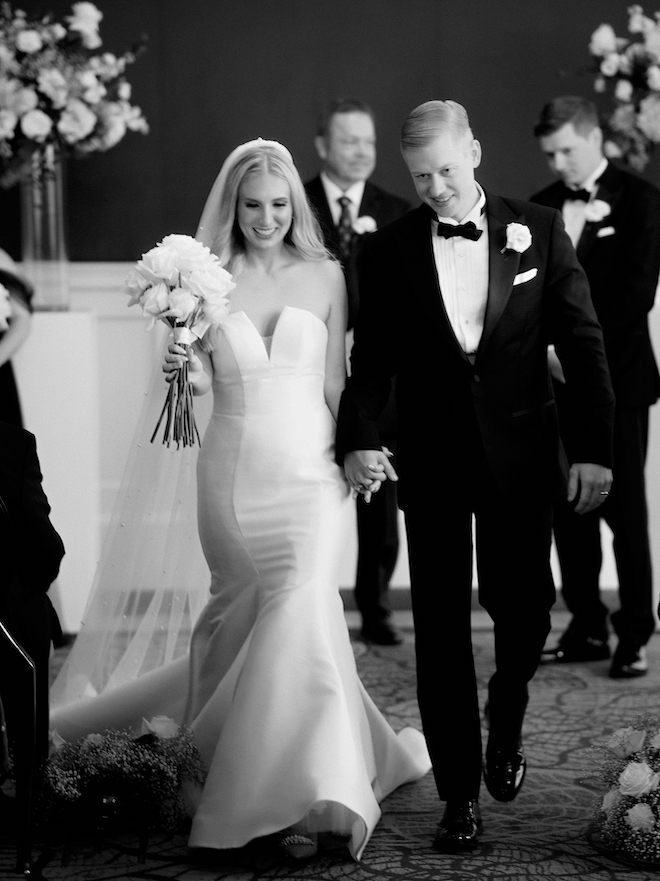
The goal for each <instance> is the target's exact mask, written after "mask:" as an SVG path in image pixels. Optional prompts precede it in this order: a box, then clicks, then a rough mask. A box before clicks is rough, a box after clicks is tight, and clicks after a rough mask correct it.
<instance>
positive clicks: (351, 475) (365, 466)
mask: <svg viewBox="0 0 660 881" xmlns="http://www.w3.org/2000/svg"><path fill="white" fill-rule="evenodd" d="M391 455H392V454H391V453H390V451H389V450H387V448H385V447H384V448H383V450H382V451H380V450H353V451H352V452H350V453H347V454H346V456H345V457H344V474H345V475H346V480H347V481H348V485H349V486H350V487H351V489H352V490H353V491H354V492H356V493H359V494H360V495H363V496H364V500H365V502H370V501H371V496H372V494H373V493H375V492H378V490H379V489H380V487H381V484H382V483H383V482H384V481H385V480H394V481H396V480H398V479H399V477H398V475H397V473H396V471H395V470H394V468H393V466H392V464H391V462H390V456H391Z"/></svg>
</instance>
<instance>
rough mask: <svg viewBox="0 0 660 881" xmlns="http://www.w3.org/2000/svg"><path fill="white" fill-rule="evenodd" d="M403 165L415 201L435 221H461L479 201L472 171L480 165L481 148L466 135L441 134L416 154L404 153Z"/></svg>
mask: <svg viewBox="0 0 660 881" xmlns="http://www.w3.org/2000/svg"><path fill="white" fill-rule="evenodd" d="M403 161H404V162H405V163H406V165H407V166H408V171H409V172H410V174H411V175H412V179H413V183H414V184H415V189H416V190H417V195H418V196H419V198H420V199H421V200H422V201H423V202H426V204H427V205H428V206H429V207H430V208H432V209H433V210H434V211H435V213H436V214H437V215H438V216H439V217H451V218H453V219H454V220H456V221H458V222H459V223H460V221H462V220H463V218H464V217H465V215H466V214H467V213H468V212H469V211H470V209H471V208H473V207H474V206H475V205H476V203H477V200H478V199H479V191H478V190H477V185H476V183H475V180H474V169H475V168H476V167H477V166H478V165H479V163H480V162H481V145H480V144H479V141H476V140H475V139H474V138H472V137H470V136H468V135H456V134H455V133H454V132H452V131H444V132H442V133H439V134H438V136H437V137H436V138H435V139H434V140H433V141H430V142H429V143H428V144H427V145H426V146H424V147H420V148H419V149H417V150H406V151H404V153H403Z"/></svg>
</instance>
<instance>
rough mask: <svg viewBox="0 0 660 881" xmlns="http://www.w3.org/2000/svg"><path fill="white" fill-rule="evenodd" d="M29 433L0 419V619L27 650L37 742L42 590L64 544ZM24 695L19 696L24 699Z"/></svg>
mask: <svg viewBox="0 0 660 881" xmlns="http://www.w3.org/2000/svg"><path fill="white" fill-rule="evenodd" d="M49 515H50V506H49V504H48V500H47V498H46V495H45V493H44V490H43V487H42V485H41V471H40V468H39V459H38V458H37V449H36V443H35V439H34V435H32V434H30V433H29V432H27V431H24V430H23V429H22V428H18V427H17V426H14V425H9V424H8V423H5V422H0V558H1V559H2V568H3V573H2V578H1V579H0V620H1V621H2V622H3V623H4V624H5V626H6V627H7V629H8V630H9V631H10V632H11V633H12V635H13V636H14V638H15V639H17V640H18V642H20V644H21V646H22V647H23V649H24V650H25V651H26V652H27V653H28V654H29V655H30V657H31V658H32V660H33V661H34V663H35V667H36V680H37V739H38V743H37V747H38V750H39V754H40V755H45V753H46V748H47V738H48V687H49V682H48V679H49V669H48V659H49V653H50V644H51V623H52V616H53V610H52V606H51V603H50V599H49V598H48V596H47V593H46V591H47V590H48V588H49V587H50V585H51V583H52V582H53V581H54V580H55V578H56V577H57V574H58V572H59V567H60V562H61V560H62V557H63V556H64V546H63V544H62V540H61V538H60V536H59V535H58V533H57V532H56V530H55V528H54V526H53V524H52V523H51V521H50V516H49ZM5 650H6V649H5V645H4V642H3V643H2V647H1V649H0V669H1V671H4V672H0V697H1V698H2V703H3V704H4V707H5V710H6V712H7V721H8V726H9V733H10V735H11V736H12V737H13V738H15V737H16V736H17V735H16V731H17V725H18V731H19V734H18V738H19V739H20V736H21V734H20V723H21V718H20V713H18V712H17V710H16V708H17V707H20V705H21V704H20V695H17V694H16V693H15V691H14V686H15V681H14V678H13V677H12V676H11V675H8V671H9V670H10V669H11V662H10V660H9V659H8V658H7V657H5V655H4V654H3V652H4V651H5ZM23 700H24V698H23Z"/></svg>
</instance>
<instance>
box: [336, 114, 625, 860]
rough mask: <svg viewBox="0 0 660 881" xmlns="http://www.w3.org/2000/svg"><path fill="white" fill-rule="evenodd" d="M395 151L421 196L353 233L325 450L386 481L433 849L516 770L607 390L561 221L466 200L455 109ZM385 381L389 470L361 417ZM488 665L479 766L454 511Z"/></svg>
mask: <svg viewBox="0 0 660 881" xmlns="http://www.w3.org/2000/svg"><path fill="white" fill-rule="evenodd" d="M401 149H402V154H403V159H404V162H405V164H406V166H407V167H408V170H409V172H410V174H411V176H412V180H413V183H414V185H415V189H416V190H417V194H418V196H419V197H420V199H421V201H422V204H421V205H420V206H419V207H417V208H415V209H414V210H413V211H411V212H410V213H409V214H407V215H405V216H404V217H402V218H401V219H399V220H398V221H395V222H394V223H392V224H390V225H389V226H388V227H386V228H385V229H382V230H380V231H378V232H376V233H374V234H373V235H372V236H369V238H368V239H367V241H366V242H365V243H364V246H363V249H362V254H361V257H360V266H359V270H360V312H359V316H358V320H357V323H356V328H355V344H354V347H353V352H352V375H351V376H350V377H349V380H348V382H347V386H346V389H345V392H344V394H343V397H342V401H341V406H340V411H339V422H338V437H337V448H338V458H339V460H340V461H341V460H343V462H344V468H345V472H346V476H347V479H348V481H349V483H350V485H351V486H353V487H354V488H356V489H357V490H358V491H360V492H363V493H366V494H369V493H374V492H377V491H378V489H379V486H380V484H381V483H382V481H383V480H386V479H391V480H396V479H397V476H398V478H399V480H398V484H397V486H398V492H399V502H400V504H401V507H402V508H403V509H404V513H405V519H406V529H407V535H408V549H409V558H410V567H411V597H412V608H413V616H414V623H415V648H416V660H417V680H418V681H417V686H418V699H419V706H420V711H421V717H422V725H423V728H424V733H425V736H426V739H427V743H428V746H429V750H430V753H431V759H432V762H433V770H434V774H435V780H436V784H437V789H438V794H439V796H440V798H441V800H443V801H445V802H446V805H445V811H444V815H443V818H442V820H441V822H440V825H439V827H438V830H437V833H436V836H435V839H434V842H433V846H434V847H435V848H436V849H437V850H439V851H441V852H452V853H453V852H461V851H469V850H474V849H475V848H476V847H477V846H478V835H479V833H480V831H481V829H482V821H481V815H480V809H479V801H478V799H479V790H480V783H481V776H482V767H483V775H484V780H485V783H486V786H487V788H488V791H489V792H490V793H491V795H492V796H493V797H494V798H495V799H497V800H500V801H510V800H511V799H513V798H515V796H516V795H517V793H518V792H519V790H520V787H521V785H522V782H523V778H524V775H525V769H526V760H525V755H524V750H523V744H522V737H521V732H522V726H523V719H524V714H525V709H526V705H527V702H528V683H529V681H530V680H531V679H532V677H533V675H534V673H535V671H536V669H537V666H538V662H539V657H540V654H541V650H542V649H543V646H544V642H545V639H546V636H547V634H548V632H549V629H550V609H551V607H552V605H553V603H554V600H555V591H554V585H553V581H552V573H551V569H550V544H551V524H552V508H553V503H554V502H555V501H556V500H557V499H559V498H561V497H562V496H567V497H568V498H569V499H570V500H571V501H572V503H573V504H574V506H575V509H576V511H578V512H588V511H591V510H595V509H596V508H597V507H598V506H599V505H600V504H602V502H603V500H604V499H606V498H607V494H608V493H609V491H610V486H611V484H612V472H611V470H610V468H611V461H612V449H611V448H612V436H611V430H612V412H613V407H614V396H613V393H612V388H611V384H610V380H609V375H608V370H607V362H606V360H605V352H604V348H603V340H602V331H601V328H600V325H599V323H598V320H597V318H596V314H595V311H594V308H593V305H592V303H591V298H590V295H589V285H588V282H587V279H586V276H585V274H584V271H583V270H582V268H581V267H580V265H579V263H578V261H577V258H576V255H575V251H574V249H573V246H572V245H571V241H570V239H569V237H568V236H567V234H566V232H565V230H564V224H563V222H562V218H561V215H560V214H559V212H558V211H555V210H553V209H550V208H546V207H542V206H539V205H534V204H531V203H529V202H522V201H519V200H516V199H508V198H502V197H500V196H497V195H495V194H493V193H490V192H486V191H485V190H484V189H483V188H482V187H481V186H480V184H479V183H477V181H476V180H475V169H476V168H477V167H478V166H479V164H480V161H481V145H480V144H479V141H477V140H476V139H475V138H474V136H473V134H472V131H471V129H470V124H469V121H468V117H467V113H466V111H465V109H464V108H463V107H462V106H461V105H460V104H457V103H456V102H454V101H429V102H426V103H425V104H422V105H420V106H419V107H417V108H416V109H415V110H413V111H412V113H411V114H410V115H409V117H408V118H407V119H406V121H405V123H404V125H403V130H402V135H401ZM550 339H552V340H553V341H554V344H555V346H556V349H557V352H558V353H559V355H560V357H561V358H562V362H563V364H564V370H565V373H566V377H567V384H566V385H567V391H569V393H570V395H571V398H572V400H573V401H574V404H575V411H576V414H577V417H576V418H577V419H578V420H579V424H577V425H576V437H578V438H579V439H580V443H579V446H577V447H576V449H575V451H574V455H575V458H574V459H573V461H572V462H570V463H568V462H567V461H566V458H565V456H564V454H563V450H562V447H561V442H560V438H559V428H558V422H557V412H556V406H555V402H554V397H553V391H552V384H551V381H550V374H549V370H548V365H547V354H546V353H547V346H548V342H549V340H550ZM392 377H396V396H397V410H398V425H399V435H398V439H399V444H398V450H397V456H396V459H395V460H394V464H395V467H393V465H392V463H391V462H390V460H389V459H388V457H387V456H385V455H384V454H383V453H382V452H381V450H380V447H381V443H380V438H379V434H378V428H377V424H376V420H377V418H378V414H379V412H380V410H381V408H382V407H383V406H384V405H385V402H386V401H387V399H388V395H389V389H390V384H391V380H392ZM473 517H474V518H475V521H476V559H477V571H478V581H479V601H480V603H481V605H482V606H483V607H484V608H485V609H486V610H487V611H488V613H489V614H490V616H491V618H492V619H493V622H494V636H495V672H494V673H493V675H492V676H491V678H490V681H489V683H488V698H487V706H486V709H485V721H486V725H487V726H488V727H489V734H488V741H487V745H486V750H485V756H484V758H483V760H482V742H481V718H480V708H479V701H478V693H477V680H476V675H475V666H474V659H473V655H472V643H471V629H470V625H471V619H470V614H471V602H472V587H471V586H472V518H473Z"/></svg>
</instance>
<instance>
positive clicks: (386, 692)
mask: <svg viewBox="0 0 660 881" xmlns="http://www.w3.org/2000/svg"><path fill="white" fill-rule="evenodd" d="M474 642H475V656H476V659H477V665H478V667H477V669H478V675H479V682H480V686H481V688H482V692H483V694H485V687H486V683H487V680H488V676H489V674H490V671H491V669H492V660H493V641H492V633H491V631H490V628H489V627H488V625H487V624H486V623H485V621H481V622H479V621H477V623H476V631H475V638H474ZM354 645H355V651H356V655H357V659H358V665H359V670H360V674H361V676H362V679H363V681H364V683H365V685H366V687H367V689H368V690H369V691H370V693H371V694H372V695H373V697H374V699H375V700H376V702H377V703H378V705H379V706H380V708H381V709H382V710H383V711H384V712H385V714H386V715H387V716H388V718H389V719H390V721H391V723H392V725H393V726H394V727H395V728H396V729H399V728H401V727H403V726H404V725H409V724H412V725H416V726H419V717H418V713H417V706H416V702H415V698H414V662H413V642H412V633H411V632H410V630H407V631H406V632H405V643H404V644H403V645H402V646H400V647H395V648H378V647H372V646H369V647H367V646H365V645H363V644H362V643H361V642H359V641H357V640H355V642H354ZM58 654H61V653H58ZM649 660H650V665H651V673H650V674H649V675H648V676H647V677H645V678H643V679H640V680H636V681H633V682H629V681H628V682H627V681H620V680H619V681H613V680H610V679H609V678H607V669H608V665H607V662H602V663H592V664H584V665H565V666H546V667H542V668H541V669H540V670H539V672H538V674H537V677H536V679H535V681H534V684H533V690H532V696H531V700H530V705H529V710H528V714H527V720H526V725H525V732H524V740H525V746H526V752H527V757H528V761H529V769H528V774H527V779H526V781H525V785H524V787H523V789H522V791H521V793H520V795H519V797H518V798H517V799H516V800H515V801H514V802H512V803H510V804H500V803H497V802H494V801H493V800H492V799H491V798H490V796H489V795H488V793H487V792H486V791H485V789H484V791H483V792H482V810H483V815H484V825H485V831H484V834H483V836H482V841H483V844H482V847H481V849H480V851H479V852H478V853H477V854H475V855H466V856H460V857H454V856H444V855H440V854H437V853H435V852H434V851H433V850H432V849H431V847H430V843H431V840H432V838H433V834H434V830H435V827H436V824H437V822H438V820H439V819H440V816H441V811H442V806H441V805H440V803H439V802H438V800H437V796H436V794H435V790H434V785H433V781H432V779H431V776H430V775H428V776H427V777H426V778H425V779H424V780H422V781H421V782H419V783H415V784H409V785H407V786H405V787H402V788H401V789H400V790H399V791H397V792H396V793H394V794H393V795H392V796H390V797H389V798H388V799H387V800H386V801H385V802H384V803H383V818H382V820H381V822H380V824H379V826H378V828H377V830H376V832H375V834H374V836H373V837H372V839H371V841H370V843H369V845H368V847H367V849H366V851H365V854H364V857H363V860H362V862H360V863H355V862H353V861H351V859H350V858H349V857H348V855H347V853H346V851H345V849H344V847H343V843H342V842H340V841H337V840H336V839H333V840H329V839H326V840H322V841H321V851H320V853H319V856H318V857H317V859H316V860H314V861H313V862H312V863H310V864H308V865H306V866H299V867H298V866H293V867H291V866H288V865H287V866H284V865H281V864H275V865H272V864H271V865H268V864H267V862H266V861H264V860H263V859H262V856H261V855H260V854H258V853H255V852H231V853H227V854H218V853H211V854H209V855H208V856H207V855H205V856H204V858H202V859H197V860H195V861H192V860H191V857H190V855H189V854H188V853H187V851H186V839H185V834H183V833H181V834H178V835H175V836H174V837H171V838H166V837H164V836H162V835H160V836H157V835H153V836H152V837H151V839H150V840H149V843H148V850H147V858H146V862H143V863H140V862H139V861H138V851H137V840H136V839H135V838H131V837H127V836H122V835H120V834H118V833H115V834H107V835H106V836H105V840H103V841H102V842H96V844H94V842H90V841H85V840H77V839H76V837H75V832H74V834H73V850H72V854H71V858H70V861H69V863H68V865H66V866H62V865H61V856H62V854H61V850H58V849H54V850H52V851H47V850H43V849H42V848H41V847H40V846H39V842H37V845H36V846H35V857H37V858H38V861H39V864H40V865H41V866H42V867H43V877H45V878H48V879H53V881H55V879H58V881H59V879H66V881H97V879H98V881H101V879H103V881H110V879H144V881H147V879H148V881H167V879H180V881H253V879H254V881H256V879H278V878H295V879H300V881H306V879H309V881H312V879H314V881H325V879H327V881H330V879H333V881H337V879H351V881H369V879H377V881H387V879H392V881H394V879H397V881H399V879H402V878H403V879H406V881H472V879H475V881H476V879H478V881H495V879H497V881H501V879H507V881H528V879H535V881H542V879H552V881H621V879H626V881H642V879H651V878H657V874H656V873H649V872H646V871H639V870H637V869H631V868H628V867H626V866H624V865H622V864H620V863H618V862H615V861H613V860H612V859H610V858H608V857H606V856H602V855H601V854H599V853H598V852H596V851H595V850H594V849H593V848H592V847H591V845H590V844H589V843H588V841H587V839H586V837H585V831H586V828H587V825H588V823H589V819H590V816H591V813H592V810H593V805H594V803H595V795H594V793H593V792H592V791H591V790H589V789H588V788H587V787H586V786H585V785H583V784H581V783H580V778H581V776H582V775H584V774H585V772H586V770H587V761H586V759H585V757H584V753H583V751H584V748H585V747H588V746H589V745H590V743H591V742H592V740H593V739H594V738H596V737H598V736H600V735H602V734H605V733H609V732H610V731H612V730H613V729H615V728H617V727H621V726H624V725H626V724H627V723H628V722H629V720H630V719H631V718H632V717H633V716H635V715H636V714H638V713H639V712H642V711H646V710H651V711H656V710H658V709H660V635H656V636H654V638H653V639H652V641H651V644H650V646H649ZM447 724H451V707H448V708H447ZM11 826H12V823H11V811H8V810H7V805H5V807H4V811H3V813H1V814H0V848H1V849H0V877H7V878H11V877H16V876H15V875H13V874H12V871H13V862H14V853H13V845H12V839H11Z"/></svg>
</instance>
